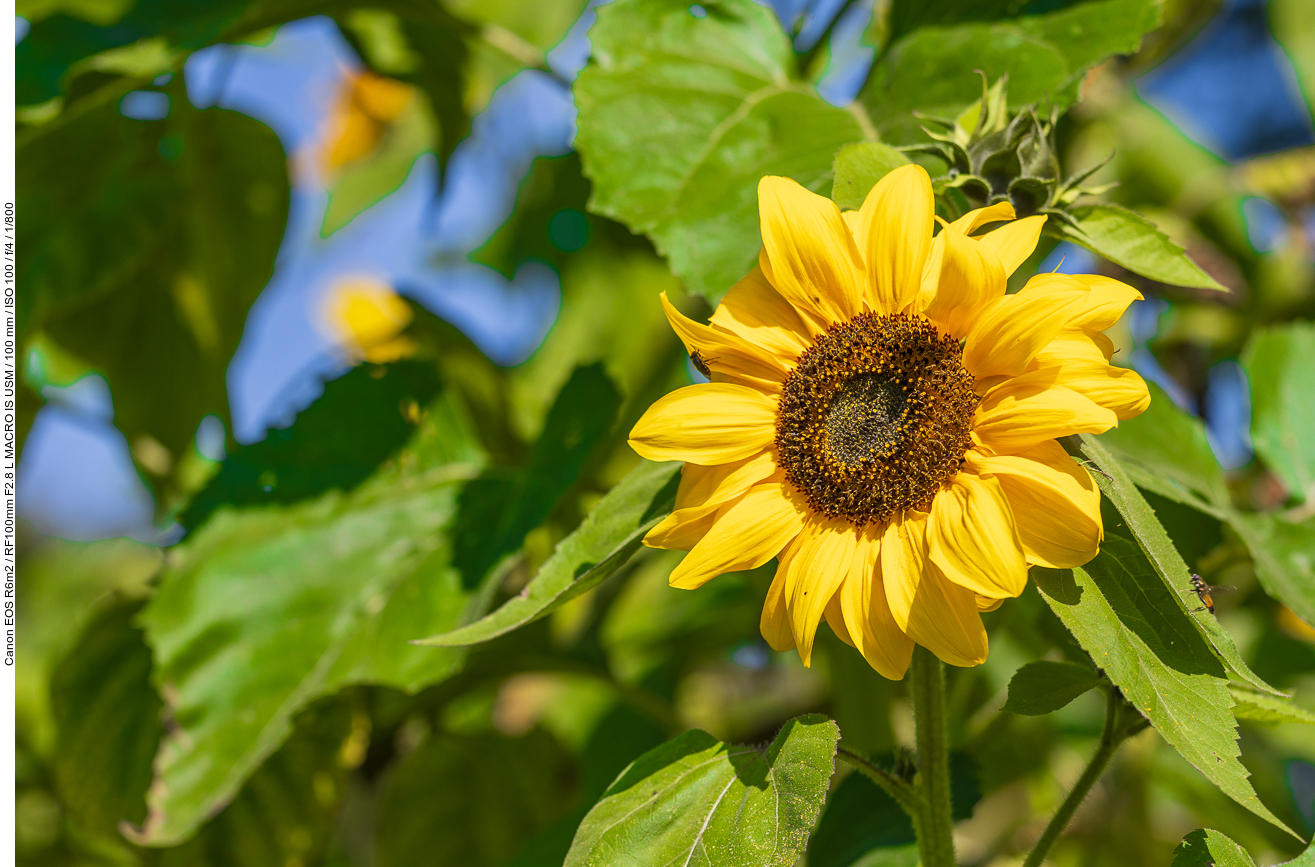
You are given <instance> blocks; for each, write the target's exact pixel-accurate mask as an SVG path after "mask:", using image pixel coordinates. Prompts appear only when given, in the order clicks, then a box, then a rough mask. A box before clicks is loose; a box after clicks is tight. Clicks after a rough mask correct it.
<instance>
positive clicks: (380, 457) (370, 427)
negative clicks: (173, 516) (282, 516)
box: [178, 361, 472, 528]
mask: <svg viewBox="0 0 1315 867" xmlns="http://www.w3.org/2000/svg"><path fill="white" fill-rule="evenodd" d="M438 391H439V380H438V374H437V372H436V371H435V369H434V366H433V365H432V364H427V363H425V362H420V361H403V362H398V363H396V364H392V365H388V366H386V367H380V366H375V365H369V366H365V365H363V366H360V367H357V368H355V369H354V370H352V371H350V372H348V373H347V374H346V375H344V376H340V377H338V378H337V379H335V380H332V381H330V382H327V383H325V384H324V394H323V395H321V396H320V398H319V399H318V400H316V401H315V402H314V403H313V404H311V405H310V406H309V407H307V408H306V409H304V410H302V412H301V413H299V414H298V415H297V419H296V421H295V422H293V424H292V425H290V426H289V427H286V428H275V429H272V430H270V431H269V432H268V433H267V434H266V435H265V438H264V439H263V440H261V441H260V442H257V443H252V444H251V445H243V446H237V447H236V448H234V449H232V450H230V451H229V453H228V455H227V457H225V458H224V462H223V465H222V466H221V467H220V470H219V472H218V473H217V474H216V475H215V476H213V477H212V478H211V479H210V481H209V482H208V483H207V484H206V486H205V487H204V488H202V489H201V490H200V491H199V492H198V493H197V494H196V496H195V497H193V499H192V502H191V503H190V504H189V505H188V507H187V509H186V510H184V511H183V513H182V514H181V515H180V516H179V519H178V520H179V521H180V522H181V523H182V524H183V525H184V526H186V527H189V528H195V527H198V526H200V525H201V524H202V523H203V522H204V521H205V519H206V518H207V517H209V516H210V514H211V513H212V512H213V511H214V510H215V509H216V508H218V507H220V506H222V505H225V504H227V505H232V506H251V505H262V504H269V503H295V502H297V501H299V500H305V499H308V498H310V497H316V496H319V495H320V494H323V493H325V492H326V491H329V490H334V489H337V490H341V491H350V490H352V489H353V488H355V487H356V486H357V485H359V484H360V483H361V482H363V481H365V480H366V479H367V478H369V477H370V476H371V475H372V474H373V473H374V472H375V470H377V469H378V468H379V465H380V464H382V463H383V462H384V461H385V460H387V459H388V458H389V457H392V456H393V455H394V454H395V453H396V452H398V451H399V450H400V449H401V448H402V446H404V445H405V444H406V442H407V440H408V439H410V438H411V436H412V434H414V433H415V430H416V423H417V421H418V420H419V408H420V407H422V406H426V405H428V404H429V402H430V401H431V400H433V398H434V396H435V395H436V394H437V393H438ZM408 415H410V417H408ZM469 457H472V456H471V455H458V454H454V455H452V456H451V460H453V461H460V460H464V459H467V458H469Z"/></svg>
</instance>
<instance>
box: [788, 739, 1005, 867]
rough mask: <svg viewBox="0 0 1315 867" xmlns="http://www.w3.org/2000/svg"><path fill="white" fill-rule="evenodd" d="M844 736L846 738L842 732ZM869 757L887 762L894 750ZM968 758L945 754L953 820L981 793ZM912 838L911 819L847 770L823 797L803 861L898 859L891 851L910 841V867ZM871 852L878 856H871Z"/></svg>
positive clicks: (825, 866)
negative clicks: (832, 788) (821, 810)
mask: <svg viewBox="0 0 1315 867" xmlns="http://www.w3.org/2000/svg"><path fill="white" fill-rule="evenodd" d="M845 740H846V743H847V742H848V738H846V739H845ZM873 761H875V762H876V763H877V764H878V765H880V766H881V767H883V768H889V767H891V766H892V765H893V764H894V761H895V756H894V754H893V753H887V754H884V755H880V756H875V757H873ZM973 763H974V761H973V758H972V757H971V756H969V755H968V754H966V753H962V752H954V753H951V754H950V787H951V792H950V796H951V797H950V802H951V805H952V808H953V817H954V819H955V820H956V821H957V820H962V819H967V818H969V817H970V816H972V814H973V807H975V806H976V805H977V802H978V801H980V800H981V797H982V796H981V792H980V790H979V789H978V786H977V780H976V778H975V777H974V776H973ZM916 840H917V837H916V836H915V834H914V831H913V821H912V820H911V819H910V818H909V814H908V813H906V812H904V808H903V807H901V806H900V805H899V804H898V803H896V801H895V799H894V798H892V797H891V796H890V795H888V794H886V793H885V792H884V791H882V790H881V789H879V788H878V787H877V784H876V783H874V782H872V781H871V780H870V779H868V778H867V777H866V776H864V775H863V774H861V773H850V774H849V776H847V777H845V779H844V780H843V781H841V783H840V785H838V786H836V787H835V790H834V791H832V792H831V794H830V795H829V796H828V797H827V801H826V809H825V810H823V812H822V818H821V819H820V820H819V821H818V823H817V829H816V830H815V831H813V836H812V838H811V839H810V840H809V841H808V863H809V865H810V867H859V865H877V864H889V865H894V864H903V863H904V861H903V855H900V854H897V853H903V852H904V851H905V847H906V846H907V845H908V844H910V843H914V859H913V861H912V863H910V864H909V865H908V867H916V865H917V863H918V859H917V845H916ZM877 853H881V854H882V855H883V856H884V857H882V858H876V857H874V856H875V855H876V854H877Z"/></svg>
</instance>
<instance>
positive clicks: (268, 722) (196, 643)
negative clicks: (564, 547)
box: [141, 396, 480, 846]
mask: <svg viewBox="0 0 1315 867" xmlns="http://www.w3.org/2000/svg"><path fill="white" fill-rule="evenodd" d="M477 453H478V452H477V448H476V446H475V445H474V437H473V435H472V434H471V432H470V431H469V429H468V426H467V422H466V421H465V418H464V415H463V414H462V412H461V411H460V410H459V409H458V408H457V407H456V406H454V405H453V404H452V402H451V400H450V398H447V397H446V396H444V397H440V398H439V399H438V400H437V401H436V402H435V403H434V404H433V405H431V406H430V407H428V408H427V411H426V413H425V414H424V421H423V423H422V424H421V426H420V428H419V430H418V431H417V432H416V434H415V437H414V438H413V440H412V442H411V443H410V445H408V447H407V448H406V449H405V450H404V451H403V452H402V453H401V455H399V457H398V458H397V459H396V460H394V461H392V462H390V463H389V464H388V465H386V466H385V467H383V468H382V469H381V470H380V471H379V472H377V473H376V475H375V476H374V477H373V478H371V479H370V480H368V481H367V482H365V483H364V484H362V485H360V486H359V487H358V488H356V489H355V490H354V491H353V492H352V493H350V494H342V493H339V492H330V493H327V494H324V495H322V496H321V497H319V498H317V499H313V500H308V501H306V502H303V503H299V504H296V505H292V506H264V507H251V508H246V509H223V510H220V511H219V512H217V513H216V514H215V515H214V516H213V517H212V518H211V519H210V520H209V521H207V522H206V524H205V525H204V526H203V527H202V528H201V529H199V530H198V531H197V532H195V533H194V534H192V535H191V536H190V537H189V538H188V540H187V541H186V542H184V543H183V544H182V545H180V546H178V548H176V549H175V550H174V552H173V555H172V560H171V567H170V568H169V570H168V571H166V572H165V574H164V575H163V576H162V578H161V580H160V583H159V588H158V590H157V593H156V595H155V597H154V598H153V599H152V600H151V602H150V604H149V605H148V606H147V608H146V609H145V611H144V612H143V613H142V615H141V622H142V624H143V626H144V627H145V629H146V633H147V639H148V642H149V643H150V645H151V647H152V650H153V651H154V653H155V659H156V665H157V669H156V675H155V678H156V683H157V685H158V686H159V688H160V690H161V693H162V694H163V695H165V696H166V698H167V700H168V708H169V712H170V713H171V714H172V716H173V717H174V719H175V720H176V722H177V726H176V727H175V728H173V729H172V730H171V731H170V733H169V735H168V736H167V737H166V739H165V741H164V743H163V744H162V746H161V749H160V755H159V758H158V760H157V763H156V782H155V785H154V786H153V787H152V790H151V795H150V797H149V798H148V801H149V803H150V807H151V811H150V815H149V816H148V818H147V821H146V825H145V827H144V830H143V835H142V839H143V841H144V842H145V843H146V844H148V845H154V846H161V845H171V844H175V843H178V842H180V841H182V840H184V839H185V838H187V837H188V836H189V835H190V834H191V833H192V832H193V831H194V830H195V829H196V827H197V826H198V825H199V824H200V823H201V822H202V821H204V819H205V818H206V816H208V815H212V814H213V813H214V812H215V811H216V810H218V809H220V808H222V807H223V805H224V804H225V803H227V802H228V801H229V800H230V799H231V798H232V797H233V796H234V795H235V794H236V793H237V791H238V790H239V789H240V787H241V786H242V783H243V782H244V781H245V780H246V779H247V778H249V777H250V775H251V774H252V773H253V772H254V771H255V770H256V768H257V767H259V766H260V764H261V763H262V762H263V761H264V760H265V758H266V757H267V756H269V755H270V754H271V753H272V752H273V751H274V750H275V749H276V748H277V747H278V746H279V744H280V743H282V742H283V741H284V740H285V739H286V738H287V736H288V734H289V732H290V731H291V728H292V718H293V715H294V714H296V713H297V712H298V711H299V710H300V709H301V708H303V707H305V706H306V704H307V703H308V702H310V701H312V700H314V699H315V698H317V697H319V696H322V695H326V694H330V693H332V692H334V691H336V690H337V689H339V688H340V687H341V686H344V685H346V684H351V683H379V684H386V685H391V686H395V687H397V688H399V689H403V690H407V691H414V690H416V689H418V688H420V687H422V686H424V685H426V684H430V683H434V682H436V681H439V680H442V679H443V678H444V677H446V676H447V675H448V674H450V673H451V672H452V671H453V670H454V668H455V667H456V666H457V665H458V664H459V662H460V660H461V652H460V651H438V650H433V649H430V648H419V647H413V646H409V645H408V644H407V643H406V642H407V640H408V639H410V638H413V637H415V636H416V635H426V634H433V633H435V632H441V631H443V630H445V629H450V628H452V627H453V626H456V625H457V624H458V623H460V622H461V621H462V619H463V618H466V617H471V616H478V614H479V613H480V611H479V609H478V600H477V598H476V597H475V596H474V595H473V594H472V593H471V592H469V591H467V590H465V589H463V587H462V584H461V576H460V574H459V572H458V571H457V569H456V568H455V567H454V565H453V564H452V554H451V546H450V543H449V542H448V538H447V536H448V530H449V528H450V526H451V524H452V522H453V520H454V518H455V516H456V512H457V497H458V494H459V492H460V489H461V483H462V482H463V481H465V480H467V479H470V478H471V477H472V476H474V475H475V474H476V473H477V472H478V471H479V469H480V463H479V461H478V459H476V458H475V457H473V456H475V455H477ZM454 455H458V456H465V458H464V462H459V463H454V462H450V459H451V457H452V456H454Z"/></svg>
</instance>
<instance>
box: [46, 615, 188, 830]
mask: <svg viewBox="0 0 1315 867" xmlns="http://www.w3.org/2000/svg"><path fill="white" fill-rule="evenodd" d="M140 607H141V603H140V602H118V603H116V604H114V605H111V606H110V607H109V608H107V609H106V610H104V611H102V612H101V613H100V614H99V615H97V616H96V617H95V619H93V620H92V621H91V622H90V623H89V624H88V625H87V628H86V629H85V630H84V631H83V633H82V636H81V637H80V638H79V639H78V643H77V644H76V645H75V646H74V648H73V649H72V651H70V652H69V654H68V656H66V657H65V658H64V660H63V661H62V662H61V663H60V664H59V667H58V668H56V669H55V672H54V676H53V677H52V678H51V681H50V694H51V708H52V710H53V712H54V717H55V726H56V729H57V731H58V738H57V742H56V748H55V751H54V754H53V755H54V767H55V779H56V782H57V784H58V786H59V791H60V797H61V800H62V801H63V803H64V805H65V806H66V807H67V808H68V810H69V812H70V813H72V815H73V816H74V817H76V819H77V821H78V822H79V824H81V825H82V826H83V827H85V828H87V829H89V830H91V831H93V832H95V833H98V834H103V835H105V836H111V837H113V836H117V835H118V833H119V824H120V823H121V822H130V823H133V824H139V823H141V822H142V821H143V820H144V819H145V818H146V787H147V786H149V785H150V783H151V760H152V759H153V758H154V757H155V750H156V747H157V746H158V744H159V742H160V736H161V734H162V733H163V730H162V728H161V725H160V708H161V702H160V699H159V697H158V696H157V695H156V694H155V690H154V689H152V688H151V680H150V674H151V649H150V648H149V647H147V646H146V643H145V642H144V641H143V640H142V634H141V630H139V629H137V628H136V627H135V626H133V624H132V618H133V616H134V615H135V614H136V612H137V610H138V609H139V608H140Z"/></svg>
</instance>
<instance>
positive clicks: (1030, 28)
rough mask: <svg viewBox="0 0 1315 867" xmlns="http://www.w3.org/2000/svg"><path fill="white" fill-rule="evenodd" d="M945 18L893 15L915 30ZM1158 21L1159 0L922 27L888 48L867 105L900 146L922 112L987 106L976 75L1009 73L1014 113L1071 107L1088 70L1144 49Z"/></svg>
mask: <svg viewBox="0 0 1315 867" xmlns="http://www.w3.org/2000/svg"><path fill="white" fill-rule="evenodd" d="M975 5H977V4H975ZM980 5H983V6H986V8H990V9H998V8H999V6H998V5H997V4H994V3H992V4H990V5H989V6H987V5H986V4H980ZM937 14H938V13H937V12H934V11H930V10H929V12H928V14H927V15H926V17H921V16H904V18H900V19H895V18H894V17H892V24H894V25H896V27H897V28H901V27H909V26H910V25H913V24H914V23H915V21H917V22H919V23H920V22H921V21H930V20H937V19H936V17H934V16H937ZM967 17H969V15H962V16H961V15H957V14H955V15H949V16H947V18H949V19H950V20H962V19H963V18H967ZM971 17H973V18H976V17H977V15H975V14H972V15H971ZM1159 18H1160V4H1159V3H1157V2H1155V0H1094V2H1088V3H1079V4H1077V5H1074V6H1072V7H1070V8H1068V9H1063V10H1061V11H1058V12H1051V13H1049V14H1045V15H1030V16H1025V17H1020V18H1009V19H1005V20H999V21H993V22H990V23H958V24H948V25H945V26H920V27H916V29H911V30H910V31H909V32H907V33H905V34H904V35H903V36H900V37H899V38H898V39H896V40H895V41H894V42H893V44H891V46H890V48H889V49H888V50H886V52H885V54H884V57H882V59H881V60H880V62H878V63H877V65H876V66H875V67H874V69H873V71H872V76H871V78H869V79H868V83H867V85H866V87H864V89H863V92H862V93H861V94H860V96H859V99H860V100H861V101H862V102H863V104H864V105H865V106H867V108H868V111H870V112H871V113H872V118H873V121H874V123H875V124H876V126H877V128H878V130H880V131H881V133H882V135H883V137H887V133H889V134H890V136H891V137H893V140H896V141H900V142H906V141H910V140H913V139H915V138H917V133H916V130H917V121H916V120H915V118H914V117H913V116H912V112H913V111H914V110H918V111H921V112H924V113H926V114H932V115H938V116H941V117H947V118H953V117H955V116H957V115H958V114H959V112H960V111H962V110H963V109H964V108H966V107H967V106H968V105H969V104H970V103H972V102H973V101H974V100H977V99H979V98H981V95H982V78H981V75H979V74H978V70H980V71H981V72H982V73H984V74H985V75H986V77H987V79H988V80H990V81H995V80H996V79H997V78H999V77H1000V76H1002V75H1006V74H1007V75H1008V76H1009V101H1010V104H1011V105H1013V106H1015V107H1019V106H1023V105H1027V104H1028V103H1033V102H1043V103H1044V102H1049V103H1052V104H1055V105H1057V106H1058V107H1060V108H1061V109H1062V108H1067V107H1068V106H1069V105H1072V104H1073V103H1074V102H1076V101H1077V97H1078V93H1077V85H1078V83H1079V82H1080V81H1081V78H1082V75H1083V73H1084V72H1086V70H1087V69H1088V68H1090V67H1091V66H1093V65H1095V64H1096V63H1099V62H1100V61H1101V60H1104V59H1105V58H1106V57H1109V56H1110V55H1113V54H1131V53H1132V52H1134V51H1136V50H1137V47H1138V46H1139V45H1140V44H1141V38H1142V35H1143V34H1144V33H1146V32H1148V31H1150V30H1152V29H1154V28H1155V27H1156V25H1157V24H1158V23H1159ZM906 19H907V20H906ZM941 20H945V19H941ZM901 22H902V23H901ZM896 35H898V34H896Z"/></svg>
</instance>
